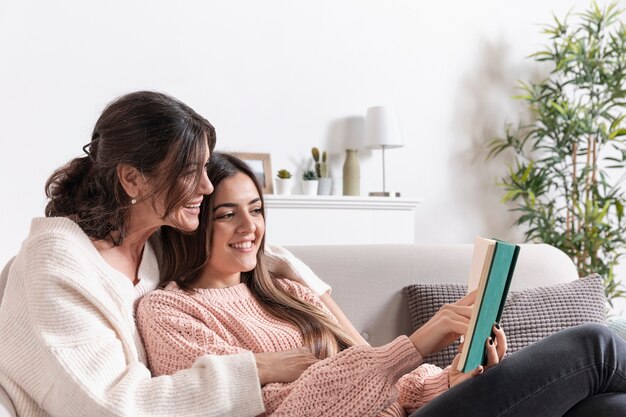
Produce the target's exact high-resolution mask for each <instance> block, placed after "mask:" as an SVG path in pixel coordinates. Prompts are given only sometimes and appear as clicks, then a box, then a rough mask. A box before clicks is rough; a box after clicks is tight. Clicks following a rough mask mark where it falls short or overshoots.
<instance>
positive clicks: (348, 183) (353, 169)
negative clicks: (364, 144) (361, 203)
mask: <svg viewBox="0 0 626 417" xmlns="http://www.w3.org/2000/svg"><path fill="white" fill-rule="evenodd" d="M360 171H361V168H360V167H359V156H358V149H346V160H345V162H344V163H343V195H361V190H360V183H361V172H360Z"/></svg>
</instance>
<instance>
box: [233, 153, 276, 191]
mask: <svg viewBox="0 0 626 417" xmlns="http://www.w3.org/2000/svg"><path fill="white" fill-rule="evenodd" d="M231 154H232V155H234V156H236V157H237V158H239V159H241V160H242V161H244V162H245V163H246V164H248V166H249V167H250V168H251V169H252V171H253V172H254V173H255V174H256V176H257V178H258V179H259V182H260V183H261V186H262V187H263V194H274V181H273V180H272V160H271V157H270V154H269V153H258V152H257V153H255V152H231Z"/></svg>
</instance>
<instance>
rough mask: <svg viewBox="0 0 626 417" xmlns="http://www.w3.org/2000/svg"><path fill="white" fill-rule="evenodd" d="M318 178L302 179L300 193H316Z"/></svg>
mask: <svg viewBox="0 0 626 417" xmlns="http://www.w3.org/2000/svg"><path fill="white" fill-rule="evenodd" d="M318 182H319V181H318V180H302V194H304V195H317V184H318Z"/></svg>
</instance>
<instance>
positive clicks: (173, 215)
mask: <svg viewBox="0 0 626 417" xmlns="http://www.w3.org/2000/svg"><path fill="white" fill-rule="evenodd" d="M209 154H210V152H209V147H208V145H207V147H206V151H205V155H206V157H205V160H204V163H203V164H202V169H201V170H200V172H201V176H202V177H201V178H200V181H199V182H198V184H197V185H196V186H195V190H194V192H193V193H192V195H191V197H190V198H189V200H188V201H187V202H185V203H183V205H181V206H179V207H177V208H175V209H174V210H172V211H171V212H170V213H169V214H168V215H167V216H166V217H165V218H164V221H165V224H166V225H168V226H172V227H175V228H177V229H179V230H183V231H186V232H191V231H193V230H196V229H197V228H198V225H199V224H200V223H199V220H198V216H199V215H200V204H201V203H202V200H203V198H204V196H205V195H209V194H211V193H212V192H213V185H212V184H211V181H209V177H208V176H207V173H206V169H205V167H206V164H207V162H208V160H209ZM197 173H198V167H196V166H191V167H189V171H188V172H184V173H181V181H183V182H186V183H188V186H187V188H191V187H193V186H194V184H195V183H196V175H197ZM163 211H165V210H164V209H163Z"/></svg>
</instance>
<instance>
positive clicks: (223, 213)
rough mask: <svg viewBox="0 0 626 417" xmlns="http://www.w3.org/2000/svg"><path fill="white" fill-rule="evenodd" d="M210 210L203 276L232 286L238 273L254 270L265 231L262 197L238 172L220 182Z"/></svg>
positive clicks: (242, 174)
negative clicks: (207, 254)
mask: <svg viewBox="0 0 626 417" xmlns="http://www.w3.org/2000/svg"><path fill="white" fill-rule="evenodd" d="M211 210H212V213H211V214H210V220H209V221H210V222H211V223H212V229H213V234H212V236H211V255H210V256H209V261H208V263H207V265H206V272H207V274H206V275H208V276H210V277H212V281H213V282H217V281H221V282H224V283H226V285H233V284H235V283H238V282H239V278H240V273H241V272H245V271H250V270H252V269H254V267H255V266H256V263H257V260H256V256H257V252H258V251H259V247H260V245H261V244H262V241H263V235H264V234H265V219H264V218H263V204H262V202H261V197H260V195H259V192H258V190H257V188H256V186H255V184H254V182H253V181H252V180H251V179H250V177H248V176H247V175H246V174H244V173H242V172H238V173H236V174H235V175H233V176H232V177H228V178H225V179H224V180H223V181H222V182H221V183H220V184H219V186H218V187H217V189H216V190H215V194H214V196H213V207H212V208H211ZM216 286H220V285H216Z"/></svg>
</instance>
